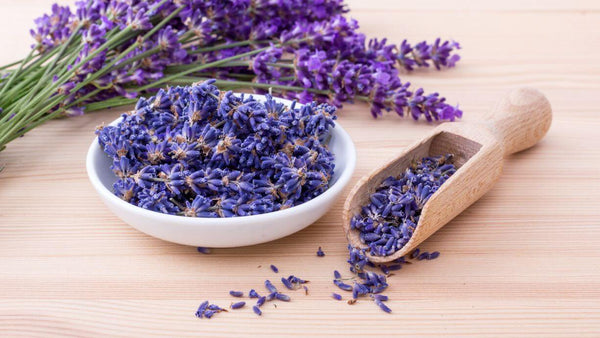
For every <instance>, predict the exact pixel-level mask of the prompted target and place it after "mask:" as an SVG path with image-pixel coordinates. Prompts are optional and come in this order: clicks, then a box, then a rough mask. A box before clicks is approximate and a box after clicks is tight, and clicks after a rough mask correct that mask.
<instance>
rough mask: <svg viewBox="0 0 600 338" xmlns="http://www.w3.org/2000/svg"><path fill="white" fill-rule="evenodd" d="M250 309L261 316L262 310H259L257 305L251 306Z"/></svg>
mask: <svg viewBox="0 0 600 338" xmlns="http://www.w3.org/2000/svg"><path fill="white" fill-rule="evenodd" d="M252 311H254V313H256V314H257V315H259V316H262V311H260V309H259V308H258V306H256V305H254V306H253V307H252Z"/></svg>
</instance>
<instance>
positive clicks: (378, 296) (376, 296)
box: [371, 295, 388, 302]
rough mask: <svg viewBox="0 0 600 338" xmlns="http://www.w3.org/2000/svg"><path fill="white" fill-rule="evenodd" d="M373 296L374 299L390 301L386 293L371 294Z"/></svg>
mask: <svg viewBox="0 0 600 338" xmlns="http://www.w3.org/2000/svg"><path fill="white" fill-rule="evenodd" d="M371 297H373V299H374V300H378V301H380V302H387V301H388V296H385V295H371Z"/></svg>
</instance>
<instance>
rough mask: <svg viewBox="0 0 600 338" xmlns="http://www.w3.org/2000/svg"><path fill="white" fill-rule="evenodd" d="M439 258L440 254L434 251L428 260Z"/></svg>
mask: <svg viewBox="0 0 600 338" xmlns="http://www.w3.org/2000/svg"><path fill="white" fill-rule="evenodd" d="M439 256H440V252H439V251H434V252H432V253H431V254H430V255H429V259H436V258H438V257H439Z"/></svg>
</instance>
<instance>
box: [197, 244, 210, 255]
mask: <svg viewBox="0 0 600 338" xmlns="http://www.w3.org/2000/svg"><path fill="white" fill-rule="evenodd" d="M197 250H198V252H199V253H201V254H205V255H208V254H210V248H204V247H201V246H199V247H198V248H197Z"/></svg>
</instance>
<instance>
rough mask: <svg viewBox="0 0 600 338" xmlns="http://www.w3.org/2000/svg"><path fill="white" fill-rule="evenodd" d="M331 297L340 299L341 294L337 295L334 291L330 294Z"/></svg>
mask: <svg viewBox="0 0 600 338" xmlns="http://www.w3.org/2000/svg"><path fill="white" fill-rule="evenodd" d="M331 297H333V299H335V300H342V296H341V295H339V294H337V293H335V292H333V293H332V294H331Z"/></svg>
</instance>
